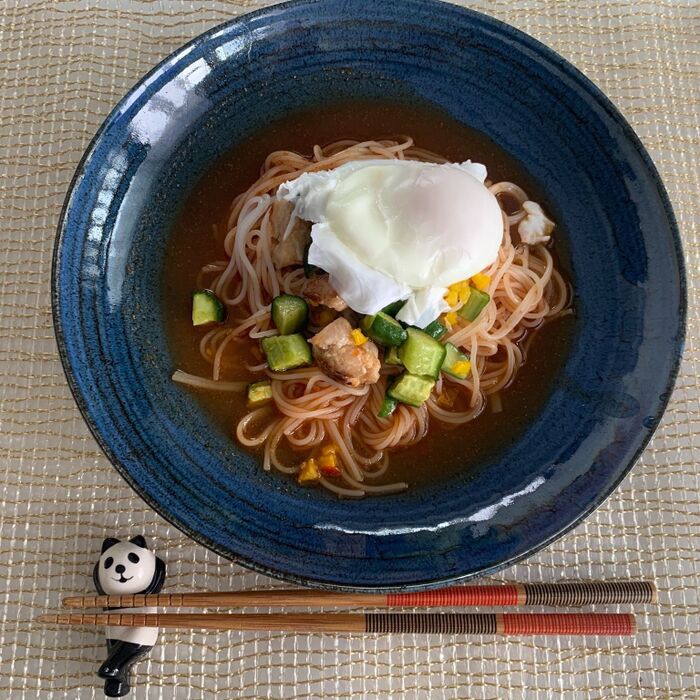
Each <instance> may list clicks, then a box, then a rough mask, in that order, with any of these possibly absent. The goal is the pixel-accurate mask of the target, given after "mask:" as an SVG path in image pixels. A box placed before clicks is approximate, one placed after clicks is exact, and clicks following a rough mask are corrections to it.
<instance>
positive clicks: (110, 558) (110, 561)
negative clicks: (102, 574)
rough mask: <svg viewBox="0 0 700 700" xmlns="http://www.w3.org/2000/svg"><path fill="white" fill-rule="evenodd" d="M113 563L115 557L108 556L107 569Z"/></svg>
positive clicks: (106, 560)
mask: <svg viewBox="0 0 700 700" xmlns="http://www.w3.org/2000/svg"><path fill="white" fill-rule="evenodd" d="M112 564H114V559H112V557H107V558H106V559H105V569H109V567H110V566H112Z"/></svg>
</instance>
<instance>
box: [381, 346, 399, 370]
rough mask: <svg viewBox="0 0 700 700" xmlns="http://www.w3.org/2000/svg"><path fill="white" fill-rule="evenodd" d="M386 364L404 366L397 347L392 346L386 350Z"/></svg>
mask: <svg viewBox="0 0 700 700" xmlns="http://www.w3.org/2000/svg"><path fill="white" fill-rule="evenodd" d="M384 362H386V364H387V365H402V364H403V362H401V358H400V357H399V349H398V348H397V347H396V346H392V347H390V348H387V349H386V352H385V353H384Z"/></svg>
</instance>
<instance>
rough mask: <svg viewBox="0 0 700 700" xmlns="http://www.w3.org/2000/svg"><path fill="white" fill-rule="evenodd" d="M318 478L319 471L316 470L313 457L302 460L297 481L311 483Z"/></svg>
mask: <svg viewBox="0 0 700 700" xmlns="http://www.w3.org/2000/svg"><path fill="white" fill-rule="evenodd" d="M320 478H321V473H320V472H319V471H318V465H317V464H316V460H315V459H314V458H313V457H311V458H310V459H307V460H306V461H305V462H302V465H301V468H300V469H299V476H298V477H297V481H298V482H299V483H300V484H313V483H314V482H316V481H318V480H319V479H320Z"/></svg>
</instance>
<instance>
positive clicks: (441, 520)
mask: <svg viewBox="0 0 700 700" xmlns="http://www.w3.org/2000/svg"><path fill="white" fill-rule="evenodd" d="M357 96H361V97H364V98H367V97H377V98H390V99H396V100H400V101H404V102H405V101H406V100H411V99H415V98H420V99H421V100H424V101H425V100H427V101H429V102H432V103H434V104H436V105H439V106H440V107H442V108H443V109H445V110H447V111H448V112H449V113H450V114H451V115H452V116H453V117H454V118H456V119H458V120H460V121H462V122H464V123H466V124H469V125H471V126H473V127H475V128H476V129H478V130H480V131H482V132H483V133H485V134H487V135H488V136H490V137H491V138H492V139H493V140H494V141H496V142H497V143H498V144H499V145H500V146H501V147H503V148H504V149H505V150H506V151H508V152H509V153H510V154H511V155H513V156H514V157H515V158H516V159H517V160H518V161H520V163H521V164H522V165H523V166H524V167H525V169H526V170H527V171H528V172H529V173H530V174H531V175H532V176H533V177H534V178H535V179H536V180H537V181H539V182H540V183H541V184H542V186H543V189H544V190H545V191H546V192H547V193H548V195H549V200H550V201H551V202H552V203H553V209H554V215H555V218H556V219H557V220H558V221H559V222H560V223H561V224H563V228H564V229H565V230H567V231H569V232H570V237H569V240H568V241H567V246H568V252H569V255H570V258H571V265H572V274H573V284H574V286H575V292H576V309H577V316H576V329H575V338H574V341H573V348H572V350H571V352H570V355H569V357H568V359H567V360H566V362H565V367H564V369H563V372H562V374H561V376H560V377H559V380H558V381H557V383H556V386H555V389H554V391H553V393H552V395H551V396H550V398H549V399H548V401H547V403H546V405H545V407H544V409H543V410H542V411H541V414H540V415H539V417H538V418H537V420H536V421H535V422H533V423H532V425H530V426H529V428H528V429H527V430H526V431H525V433H524V435H523V436H522V438H521V439H520V440H518V441H517V442H516V444H512V445H507V446H504V448H503V450H502V452H501V454H500V455H499V456H498V458H497V459H493V460H491V461H489V462H486V463H484V464H483V465H480V468H479V469H478V470H475V471H472V472H470V473H467V474H463V475H462V476H456V477H453V478H452V479H450V480H449V481H448V482H444V483H441V484H437V485H434V486H431V487H423V488H421V489H415V490H412V491H409V492H408V493H405V494H401V495H397V496H391V497H387V498H375V499H371V498H370V499H366V500H363V501H360V502H355V501H339V500H337V499H336V498H335V497H334V496H332V495H329V494H327V493H324V492H322V491H318V490H305V489H302V488H300V487H297V486H296V484H294V483H293V482H292V481H291V480H287V479H284V478H282V477H281V476H280V475H278V474H267V473H264V472H263V471H262V470H261V469H260V467H259V465H258V463H257V462H256V460H255V459H253V458H252V457H251V456H249V455H248V454H246V453H245V452H242V451H241V450H239V449H238V448H237V447H236V445H235V444H234V443H233V441H232V440H231V439H230V438H229V437H228V436H226V435H225V434H224V433H223V432H222V431H220V430H219V429H217V428H216V427H215V426H214V425H213V424H212V423H211V421H210V419H209V418H208V417H207V415H206V414H205V413H203V412H202V410H201V408H200V406H199V404H198V403H197V401H196V400H195V399H194V398H193V396H192V395H191V393H190V392H188V391H187V390H186V389H183V388H182V387H180V386H177V385H175V384H173V383H172V382H171V381H170V375H171V373H172V370H173V362H172V359H171V356H170V353H169V349H168V345H167V343H166V339H165V331H164V324H163V319H162V314H161V312H160V308H161V291H160V280H161V277H162V266H163V259H164V250H165V249H166V247H167V245H168V232H169V230H170V227H171V224H172V221H173V217H174V216H175V214H176V212H177V210H178V206H179V205H180V204H181V202H182V201H183V199H184V197H185V196H186V194H187V192H188V191H189V189H190V188H191V186H192V185H193V183H194V182H195V180H196V179H197V178H198V177H199V176H200V175H201V173H202V172H204V171H205V170H206V168H207V166H208V164H210V163H211V162H212V161H213V160H214V159H216V158H217V156H219V155H220V154H221V153H222V152H224V151H226V150H228V149H229V148H230V147H231V146H232V145H234V144H236V143H237V142H240V141H241V140H242V139H244V138H245V137H246V136H247V135H248V134H250V133H251V132H253V131H254V130H257V129H258V128H259V127H260V126H261V125H263V124H265V123H266V122H268V121H270V120H273V119H277V118H279V117H281V116H283V115H285V114H286V113H288V112H289V111H290V110H296V109H298V108H304V107H309V106H312V105H315V104H319V103H323V102H324V101H329V100H333V101H337V100H339V99H345V98H353V97H357ZM685 305H686V301H685V285H684V273H683V259H682V253H681V246H680V243H679V238H678V232H677V230H676V225H675V223H674V218H673V214H672V211H671V207H670V205H669V202H668V199H667V196H666V194H665V192H664V189H663V186H662V184H661V182H660V181H659V177H658V175H657V173H656V170H655V169H654V166H653V164H652V162H651V160H650V159H649V156H648V155H647V153H646V152H645V150H644V148H643V147H642V145H641V144H640V142H639V140H638V138H637V137H636V136H635V134H634V133H633V131H632V129H631V128H630V127H629V125H628V124H627V123H626V122H625V120H624V119H623V118H622V116H621V115H620V113H619V112H618V111H617V110H616V109H615V108H614V107H613V105H612V104H611V103H610V102H609V101H608V100H607V99H606V98H605V97H604V96H603V95H602V94H601V92H600V91H599V90H598V89H597V88H596V87H595V86H594V85H592V84H591V83H590V82H589V81H588V80H587V79H586V78H585V77H584V76H583V75H581V73H579V72H578V71H577V70H576V69H575V68H573V67H572V66H571V65H570V64H568V63H567V62H566V61H564V60H563V59H562V58H560V57H559V56H557V55H556V54H555V53H553V52H552V51H550V50H549V49H547V48H546V47H545V46H543V45H542V44H540V43H538V42H537V41H534V40H533V39H531V38H530V37H528V36H526V35H525V34H522V33H521V32H519V31H516V30H515V29H512V28H511V27H508V26H506V25H504V24H502V23H500V22H498V21H496V20H493V19H490V18H488V17H485V16H482V15H480V14H476V13H474V12H470V11H466V10H463V9H459V8H457V7H454V6H451V5H448V4H442V3H439V2H433V1H432V0H383V1H382V2H373V1H372V0H325V1H323V2H313V1H311V0H302V1H299V2H292V3H289V4H285V5H279V6H274V7H271V8H269V9H265V10H262V11H260V12H256V13H253V14H250V15H246V16H244V17H241V18H239V19H236V20H235V21H233V22H230V23H228V24H225V25H222V26H220V27H217V28H215V29H213V30H212V31H210V32H208V33H207V34H204V35H203V36H201V37H199V38H197V39H195V40H194V41H193V42H191V43H190V44H188V45H187V46H185V47H184V48H182V49H180V50H179V51H177V52H176V53H174V54H173V55H172V56H170V57H169V58H167V59H166V60H165V61H163V63H161V64H160V65H159V66H158V67H156V68H155V69H154V70H153V71H152V72H151V73H149V74H148V75H147V76H146V77H145V78H144V79H143V80H141V81H140V82H139V83H138V84H137V85H136V86H135V87H134V88H133V89H132V90H131V91H130V92H129V94H128V95H127V96H126V97H125V98H124V99H123V100H122V101H121V102H120V103H119V105H118V106H117V107H116V108H115V110H114V111H113V112H112V114H111V115H110V116H109V117H108V118H107V120H106V122H105V123H104V124H103V126H102V127H101V128H100V130H99V132H98V134H97V135H96V137H95V139H94V140H93V142H92V144H91V145H90V147H89V149H88V151H87V153H86V154H85V157H84V158H83V160H82V162H81V163H80V166H79V167H78V171H77V173H76V175H75V179H74V181H73V183H72V185H71V188H70V193H69V195H68V198H67V200H66V204H65V208H64V211H63V216H62V218H61V223H60V226H59V231H58V238H57V242H56V249H55V259H54V270H53V308H54V319H55V326H56V335H57V337H58V343H59V348H60V352H61V357H62V360H63V364H64V366H65V370H66V374H67V376H68V381H69V382H70V385H71V388H72V390H73V393H74V395H75V398H76V401H77V402H78V405H79V406H80V409H81V411H82V412H83V415H84V417H85V420H86V421H87V423H88V425H89V426H90V428H91V430H92V432H93V433H94V435H95V437H96V439H97V440H98V442H99V443H100V445H101V446H102V448H103V450H104V451H105V453H106V454H107V456H108V457H109V458H110V460H111V461H112V462H113V463H114V465H115V466H116V468H117V469H118V470H119V472H120V473H121V474H122V476H123V477H124V478H125V479H126V480H127V481H128V482H129V484H131V486H132V487H133V488H134V489H135V490H136V491H137V492H138V493H139V494H140V495H141V496H142V497H143V498H144V499H145V500H146V501H147V502H148V503H149V504H150V505H151V506H152V507H153V508H154V509H155V510H157V511H158V512H159V513H160V514H161V515H163V516H164V517H165V518H167V519H168V520H169V521H171V522H172V523H174V524H175V525H177V526H178V527H179V528H180V529H182V530H183V531H184V532H186V533H187V534H188V535H190V536H191V537H192V538H194V539H195V540H197V541H199V542H201V543H202V544H204V545H206V546H207V547H209V548H211V549H213V550H214V551H216V552H218V553H220V554H222V555H224V556H227V557H230V558H232V559H235V560H237V561H239V562H241V563H243V564H245V565H246V566H250V567H252V568H254V569H257V570H259V571H263V572H265V573H268V574H271V575H273V576H278V577H280V578H284V579H287V580H291V581H297V582H301V583H305V584H313V585H319V586H326V587H337V588H347V589H356V590H359V589H365V590H370V589H406V588H427V587H430V586H436V585H440V584H444V583H447V582H451V581H456V580H460V579H466V578H469V577H472V576H476V575H478V574H484V573H486V572H491V571H494V570H495V569H498V568H501V567H503V566H505V565H507V564H511V563H513V562H515V561H517V560H518V559H521V558H523V557H524V556H526V555H528V554H530V553H532V552H534V551H536V550H538V549H539V548H541V547H543V546H545V545H546V544H547V543H549V542H551V541H552V540H553V539H555V538H556V537H559V536H560V535H562V534H563V533H564V532H566V531H567V530H569V529H570V528H572V527H573V526H574V525H575V524H576V523H578V522H579V521H580V520H581V519H582V518H584V517H585V516H586V515H587V514H589V513H590V512H591V511H592V510H593V509H594V508H595V507H596V506H598V505H599V504H600V503H601V502H602V501H603V499H604V498H605V497H606V496H608V495H609V494H610V492H611V491H612V490H613V489H614V488H615V486H616V485H617V484H618V483H619V482H620V480H621V479H622V477H623V476H624V475H625V473H626V472H627V471H628V470H629V469H630V467H631V466H632V464H633V463H634V461H635V459H636V458H637V457H638V456H639V454H640V452H641V450H642V448H643V447H644V445H645V444H646V442H647V441H648V440H649V438H650V436H651V434H652V432H653V430H654V428H655V427H656V425H657V423H658V421H659V419H660V417H661V415H662V412H663V410H664V407H665V405H666V402H667V401H668V398H669V394H670V393H671V390H672V386H673V380H674V377H675V374H676V370H677V367H678V362H679V358H680V355H681V351H682V343H683V333H684V321H685Z"/></svg>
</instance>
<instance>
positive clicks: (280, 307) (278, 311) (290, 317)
mask: <svg viewBox="0 0 700 700" xmlns="http://www.w3.org/2000/svg"><path fill="white" fill-rule="evenodd" d="M308 318H309V306H308V304H307V303H306V301H305V300H304V299H302V298H301V297H297V296H294V295H293V294H280V296H278V297H275V298H274V299H273V300H272V322H273V323H274V324H275V326H276V327H277V330H278V331H279V332H280V333H281V334H282V335H289V334H290V333H298V332H299V331H300V330H303V329H304V328H306V322H307V321H308Z"/></svg>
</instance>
